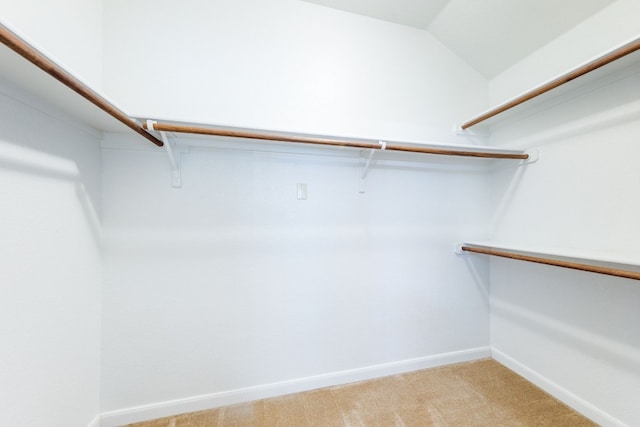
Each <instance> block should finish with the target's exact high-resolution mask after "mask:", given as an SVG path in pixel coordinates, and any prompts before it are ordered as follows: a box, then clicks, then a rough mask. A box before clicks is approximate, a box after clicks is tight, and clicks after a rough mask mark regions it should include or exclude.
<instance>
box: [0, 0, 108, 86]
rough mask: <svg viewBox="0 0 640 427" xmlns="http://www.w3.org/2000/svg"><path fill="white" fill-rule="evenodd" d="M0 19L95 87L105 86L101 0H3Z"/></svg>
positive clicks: (0, 1) (1, 0) (0, 7)
mask: <svg viewBox="0 0 640 427" xmlns="http://www.w3.org/2000/svg"><path fill="white" fill-rule="evenodd" d="M0 10H2V18H0V19H1V22H2V23H3V24H5V25H7V26H9V27H10V28H11V29H12V30H13V31H15V32H17V33H18V34H19V35H21V36H22V37H24V38H25V39H27V41H29V42H30V43H31V44H32V45H34V46H35V47H37V48H38V49H40V50H41V51H42V52H43V53H45V54H46V55H48V56H49V57H51V58H52V59H54V60H55V61H56V62H57V63H58V64H60V65H62V66H63V67H65V68H66V69H67V70H69V71H71V72H73V74H74V75H76V76H77V77H79V78H81V79H82V80H83V81H85V82H87V83H88V84H89V85H90V86H91V87H93V88H95V89H98V90H99V89H100V88H102V58H103V54H102V0H55V1H50V0H36V1H34V0H30V1H25V2H16V1H12V0H0Z"/></svg>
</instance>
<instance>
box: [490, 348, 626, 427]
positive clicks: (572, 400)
mask: <svg viewBox="0 0 640 427" xmlns="http://www.w3.org/2000/svg"><path fill="white" fill-rule="evenodd" d="M491 354H492V355H493V358H494V359H495V360H497V361H498V362H500V363H502V364H503V365H504V366H506V367H507V368H509V369H511V370H512V371H514V372H515V373H517V374H519V375H520V376H522V377H524V378H526V379H527V380H529V381H530V382H532V383H533V384H535V385H537V386H538V387H540V388H541V389H543V390H544V391H546V392H547V393H549V394H550V395H552V396H553V397H555V398H556V399H558V400H560V401H561V402H563V403H565V404H566V405H568V406H570V407H571V408H573V409H575V410H576V411H578V412H579V413H581V414H582V415H584V416H585V417H587V418H589V419H591V420H592V421H593V422H595V423H597V424H599V425H601V426H605V427H627V425H626V424H624V423H623V422H621V421H620V420H618V419H617V418H615V417H613V416H611V415H609V414H607V413H606V412H604V411H602V410H601V409H599V408H597V407H596V406H595V405H592V404H591V403H589V402H587V401H586V400H584V399H582V398H580V397H578V396H576V395H575V394H573V393H571V392H570V391H569V390H567V389H565V388H564V387H562V386H560V385H559V384H557V383H555V382H553V381H551V380H550V379H548V378H547V377H545V376H543V375H541V374H539V373H538V372H536V371H534V370H532V369H530V368H528V367H527V366H525V365H523V364H522V363H520V362H518V361H517V360H515V359H514V358H512V357H510V356H508V355H507V354H505V353H503V352H501V351H500V350H498V349H496V348H495V347H493V348H491Z"/></svg>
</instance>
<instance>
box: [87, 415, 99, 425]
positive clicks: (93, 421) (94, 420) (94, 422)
mask: <svg viewBox="0 0 640 427" xmlns="http://www.w3.org/2000/svg"><path fill="white" fill-rule="evenodd" d="M100 420H101V416H100V414H98V415H96V417H95V418H94V419H93V420H92V421H91V422H90V423H89V425H87V427H100Z"/></svg>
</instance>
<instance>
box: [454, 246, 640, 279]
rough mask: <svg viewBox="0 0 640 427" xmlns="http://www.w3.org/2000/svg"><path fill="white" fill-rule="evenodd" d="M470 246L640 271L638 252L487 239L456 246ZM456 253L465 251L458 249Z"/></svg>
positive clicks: (639, 255) (639, 254)
mask: <svg viewBox="0 0 640 427" xmlns="http://www.w3.org/2000/svg"><path fill="white" fill-rule="evenodd" d="M462 246H472V247H477V248H482V249H494V250H498V251H504V252H509V253H515V254H518V255H526V256H532V257H539V258H549V259H553V260H558V261H564V262H572V263H579V264H587V265H593V266H597V267H607V268H617V269H623V270H628V271H632V272H640V252H639V253H637V254H630V253H628V252H627V253H612V252H603V251H597V250H581V249H576V248H561V247H541V246H526V245H516V244H511V243H503V242H495V241H488V240H481V241H465V242H464V243H462V244H460V245H459V246H458V249H459V248H460V247H462ZM458 253H466V252H464V251H461V250H458Z"/></svg>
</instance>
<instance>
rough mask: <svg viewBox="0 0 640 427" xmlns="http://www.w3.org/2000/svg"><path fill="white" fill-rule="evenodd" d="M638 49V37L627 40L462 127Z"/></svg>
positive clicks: (492, 115)
mask: <svg viewBox="0 0 640 427" xmlns="http://www.w3.org/2000/svg"><path fill="white" fill-rule="evenodd" d="M639 49H640V39H636V40H634V41H632V42H629V43H627V44H625V45H624V46H622V47H619V48H618V49H615V50H613V51H611V52H609V53H607V54H606V55H603V56H601V57H599V58H598V59H595V60H593V61H591V62H589V63H588V64H585V65H583V66H581V67H578V68H576V69H575V70H573V71H570V72H568V73H566V74H563V75H561V76H560V77H558V78H556V79H554V80H551V81H550V82H548V83H545V84H543V85H542V86H538V87H537V88H535V89H532V90H530V91H529V92H526V93H524V94H522V95H520V96H518V97H516V98H514V99H512V100H511V101H509V102H506V103H504V104H502V105H499V106H497V107H496V108H493V109H492V110H489V111H487V112H486V113H484V114H482V115H480V116H478V117H476V118H475V119H472V120H470V121H468V122H466V123H463V124H462V126H461V127H462V129H467V128H470V127H471V126H474V125H477V124H478V123H481V122H483V121H485V120H488V119H490V118H492V117H494V116H497V115H498V114H500V113H503V112H505V111H507V110H509V109H511V108H513V107H516V106H518V105H520V104H522V103H524V102H527V101H529V100H530V99H533V98H535V97H536V96H539V95H542V94H543V93H546V92H549V91H550V90H552V89H555V88H557V87H559V86H562V85H563V84H565V83H569V82H570V81H571V80H574V79H576V78H578V77H580V76H583V75H585V74H587V73H590V72H591V71H594V70H596V69H598V68H600V67H602V66H604V65H607V64H609V63H611V62H613V61H615V60H617V59H620V58H622V57H624V56H627V55H629V54H630V53H633V52H635V51H636V50H639Z"/></svg>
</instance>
